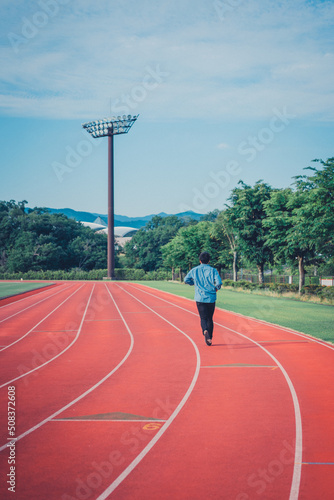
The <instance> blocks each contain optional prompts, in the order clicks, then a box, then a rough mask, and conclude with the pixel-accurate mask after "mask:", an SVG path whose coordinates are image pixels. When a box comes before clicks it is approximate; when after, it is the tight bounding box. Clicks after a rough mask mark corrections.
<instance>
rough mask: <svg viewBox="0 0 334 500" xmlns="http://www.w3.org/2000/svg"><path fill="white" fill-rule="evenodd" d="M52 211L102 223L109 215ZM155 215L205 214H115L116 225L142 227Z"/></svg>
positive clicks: (195, 216) (189, 214)
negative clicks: (98, 220) (137, 215)
mask: <svg viewBox="0 0 334 500" xmlns="http://www.w3.org/2000/svg"><path fill="white" fill-rule="evenodd" d="M47 210H49V212H50V213H57V214H64V215H66V216H67V217H68V218H69V219H75V220H77V221H80V222H95V221H96V219H97V218H100V219H101V221H102V222H99V223H100V224H102V223H105V224H106V225H107V223H108V215H106V214H97V213H92V212H78V211H77V210H73V209H72V208H47ZM155 215H159V216H160V217H168V216H169V215H176V216H177V217H180V218H188V217H190V218H191V219H194V220H200V218H201V217H202V215H203V214H197V213H196V212H192V211H189V212H182V213H179V214H166V213H165V212H160V213H159V214H151V215H145V216H144V217H127V216H126V215H116V214H115V226H125V227H135V228H138V229H139V228H141V227H144V226H145V225H146V223H147V222H149V221H150V220H151V219H152V218H153V217H155Z"/></svg>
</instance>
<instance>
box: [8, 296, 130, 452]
mask: <svg viewBox="0 0 334 500" xmlns="http://www.w3.org/2000/svg"><path fill="white" fill-rule="evenodd" d="M109 294H110V296H111V298H112V300H113V302H114V304H115V306H116V309H117V311H118V312H119V314H120V316H121V318H122V319H123V321H124V324H125V326H126V329H127V330H128V332H129V335H130V339H131V342H130V347H129V349H128V351H127V353H126V354H125V356H124V358H123V359H122V360H121V361H120V362H119V363H118V365H117V366H116V367H115V368H113V370H111V371H110V372H109V373H108V374H107V375H105V377H103V378H102V379H101V380H100V381H99V382H97V383H96V384H95V385H93V386H92V387H91V388H90V389H88V390H87V391H85V392H83V393H82V394H81V395H80V396H78V397H77V398H75V399H73V401H71V402H70V403H68V404H67V405H65V406H63V407H62V408H60V410H58V411H56V412H55V413H53V414H52V415H50V416H49V417H47V418H45V419H44V420H42V421H41V422H39V423H38V424H36V425H35V426H34V427H31V428H30V429H28V430H27V431H26V432H23V433H22V434H20V435H19V436H17V437H16V438H15V440H16V441H19V440H20V439H22V438H24V437H26V436H28V435H29V434H31V433H32V432H34V431H36V430H37V429H39V428H40V427H42V426H43V425H44V424H47V423H48V422H50V420H52V419H53V418H55V417H57V415H59V414H60V413H62V412H63V411H65V410H67V409H68V408H70V407H71V406H72V405H74V404H75V403H77V402H78V401H80V400H81V399H83V398H84V397H86V396H88V394H90V393H91V392H93V391H94V390H95V389H97V387H99V386H100V385H101V384H103V382H105V381H106V380H107V379H108V378H109V377H111V375H113V373H115V372H116V371H117V370H118V368H120V367H121V366H122V364H123V363H124V362H125V361H126V360H127V359H128V357H129V355H130V353H131V351H132V349H133V345H134V339H133V335H132V333H131V330H130V328H129V327H128V325H127V323H126V321H125V319H124V318H123V316H122V314H121V312H120V310H119V308H118V306H117V304H116V302H115V300H114V298H113V296H112V295H111V293H110V292H109ZM5 448H7V444H5V445H3V446H1V447H0V451H2V450H4V449H5Z"/></svg>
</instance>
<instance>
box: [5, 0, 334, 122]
mask: <svg viewBox="0 0 334 500" xmlns="http://www.w3.org/2000/svg"><path fill="white" fill-rule="evenodd" d="M55 1H56V0H55ZM222 2H223V0H222ZM23 3H24V4H25V6H24V10H23V13H22V14H20V15H15V12H14V10H13V6H7V10H6V11H5V14H6V15H7V16H8V17H7V19H4V18H3V20H2V32H3V33H6V38H7V48H4V47H3V48H2V49H1V52H0V67H1V68H2V69H1V70H0V71H1V73H2V81H3V82H4V83H3V84H2V87H0V90H1V94H2V96H3V97H2V98H1V99H0V106H1V108H2V109H3V111H4V112H5V113H6V114H11V115H20V116H22V115H23V116H42V117H55V118H82V119H89V118H90V117H93V116H95V115H96V114H100V113H101V114H102V115H106V114H108V113H109V109H110V103H111V104H114V105H115V103H117V106H118V107H120V106H123V108H124V106H125V107H127V108H128V111H129V112H130V113H134V114H135V113H138V112H140V113H142V114H143V113H144V114H145V115H146V116H147V117H149V118H150V119H155V118H156V117H157V116H158V115H159V116H164V117H166V118H175V119H177V118H180V119H184V118H193V119H196V118H199V119H202V118H207V117H213V118H221V117H225V118H226V117H228V118H230V119H231V118H246V119H249V118H262V117H265V116H268V115H270V114H271V112H272V109H273V107H280V106H286V107H287V108H288V109H289V110H290V111H291V112H293V113H295V114H296V115H297V116H298V117H305V116H314V115H316V116H318V117H321V118H323V119H333V114H332V112H331V111H330V110H331V109H333V105H334V98H333V90H332V89H333V88H334V85H333V84H334V81H333V80H334V78H333V74H334V70H333V57H334V56H333V53H334V49H333V46H332V38H333V35H332V32H331V31H330V27H331V24H332V22H333V18H334V5H333V3H332V2H320V1H319V2H312V3H311V2H309V1H307V0H297V1H296V2H290V1H287V0H282V1H279V2H275V3H274V2H272V1H269V0H262V1H259V0H258V1H247V2H244V1H241V0H240V2H233V5H235V8H233V9H231V10H228V11H227V12H226V14H225V16H224V19H223V20H221V19H220V17H219V15H218V13H217V10H216V9H215V4H214V2H212V3H210V2H209V3H207V4H203V2H202V1H199V0H193V1H190V0H183V1H182V0H181V1H178V2H176V0H173V1H172V2H168V3H165V2H164V3H163V4H161V3H157V2H154V1H153V0H143V1H142V2H140V3H139V2H137V1H136V2H135V1H134V0H127V1H126V0H124V1H120V0H115V1H112V2H108V3H102V6H101V3H100V2H95V1H94V2H93V1H92V0H85V1H82V2H80V5H79V6H75V5H74V4H73V3H72V2H70V3H68V4H67V5H63V6H60V5H59V11H58V12H57V15H54V16H53V17H51V16H49V19H48V21H47V22H46V24H45V26H43V27H39V28H37V29H36V32H35V34H34V35H33V36H31V38H29V39H28V38H25V37H23V40H25V41H24V43H23V42H22V43H21V45H19V46H18V47H17V53H15V51H14V50H13V48H12V47H11V46H10V44H9V42H8V37H7V35H8V33H10V32H12V33H16V34H17V35H19V36H22V30H23V27H24V22H26V23H27V22H28V21H29V22H31V23H33V21H34V16H35V15H36V12H39V11H41V7H40V4H38V3H37V4H35V5H34V6H33V7H32V6H31V4H29V5H28V6H27V3H26V2H23ZM223 3H224V2H223ZM227 3H228V2H227V0H226V1H225V4H227ZM16 5H17V12H19V8H20V6H19V2H16ZM22 8H23V7H22ZM21 16H24V19H26V20H28V21H22V19H23V17H21ZM36 19H37V18H35V21H36ZM26 25H27V26H28V24H26ZM32 33H33V32H32ZM157 68H158V69H157ZM150 71H151V73H152V72H154V71H156V72H157V73H158V74H159V72H160V73H162V74H164V76H161V77H159V76H158V79H157V80H154V78H153V77H152V75H151V77H149V74H150ZM155 84H156V85H155Z"/></svg>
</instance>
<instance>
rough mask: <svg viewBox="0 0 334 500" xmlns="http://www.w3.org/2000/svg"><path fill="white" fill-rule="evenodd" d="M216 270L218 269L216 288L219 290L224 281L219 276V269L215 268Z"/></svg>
mask: <svg viewBox="0 0 334 500" xmlns="http://www.w3.org/2000/svg"><path fill="white" fill-rule="evenodd" d="M215 271H216V272H215V287H216V290H217V291H218V290H220V288H221V286H222V284H223V282H222V280H221V278H220V276H219V273H218V271H217V269H215Z"/></svg>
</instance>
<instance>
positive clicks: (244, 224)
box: [0, 158, 334, 289]
mask: <svg viewBox="0 0 334 500" xmlns="http://www.w3.org/2000/svg"><path fill="white" fill-rule="evenodd" d="M314 161H315V162H317V166H312V167H308V168H307V170H308V175H301V176H297V177H295V178H294V182H293V184H292V186H291V187H289V188H285V189H277V188H272V187H271V186H270V185H268V184H267V183H265V182H263V181H262V180H260V181H258V182H256V183H255V185H254V186H249V185H247V184H245V183H244V182H243V181H239V183H238V185H237V187H235V188H234V189H233V190H232V192H231V195H230V197H229V199H228V202H227V204H226V205H225V208H224V209H223V210H214V211H213V212H209V213H208V214H206V215H205V216H203V217H202V218H201V220H200V221H199V222H197V221H195V220H193V219H191V218H189V217H188V218H178V217H177V216H175V215H174V216H168V217H160V216H155V217H153V219H152V220H151V221H150V222H148V223H147V224H146V226H145V227H144V228H142V229H140V230H139V231H138V232H137V233H136V234H135V235H134V236H133V238H132V239H131V240H130V241H129V242H128V243H127V244H126V245H125V247H124V250H123V251H122V255H120V254H119V252H118V253H117V255H116V268H123V269H127V276H128V275H129V273H131V269H135V270H142V271H144V272H146V273H150V272H151V273H157V272H160V271H161V272H163V271H167V270H169V271H170V270H171V269H181V270H182V271H184V272H187V271H188V270H189V269H190V268H191V267H193V266H194V265H197V264H198V256H199V253H200V252H201V251H203V250H206V251H208V252H209V253H210V255H211V264H212V265H214V266H215V267H217V268H218V269H219V270H230V269H233V274H234V280H235V281H236V280H237V279H238V271H239V269H240V266H243V267H256V268H257V270H258V275H259V282H260V283H263V279H264V268H265V266H268V265H271V266H274V265H280V266H281V265H289V266H292V267H296V268H297V269H298V272H299V289H301V287H302V286H303V285H304V282H305V271H306V269H307V266H310V265H314V266H322V272H325V273H326V274H334V255H333V251H334V241H333V234H334V158H330V159H328V160H327V161H322V160H314ZM26 205H27V201H21V202H18V203H16V202H15V201H14V200H10V201H8V202H7V201H0V272H1V273H18V272H21V273H24V272H27V271H52V270H66V271H69V270H73V269H76V270H82V271H86V272H89V271H92V270H99V269H106V268H107V236H106V235H105V234H100V233H95V232H94V231H92V230H91V229H90V228H87V227H84V226H83V225H82V224H81V223H78V222H76V221H75V220H72V219H69V218H68V217H66V216H65V215H63V214H51V213H49V212H48V211H47V209H45V208H38V207H36V208H34V209H28V208H27V207H26ZM136 272H137V271H136ZM161 275H162V274H161Z"/></svg>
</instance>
